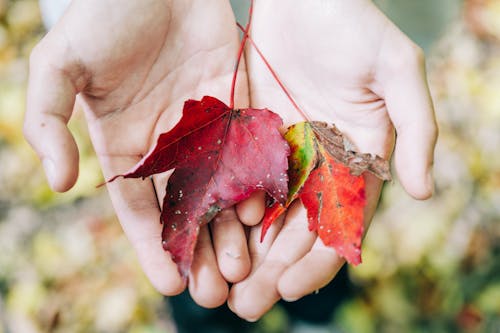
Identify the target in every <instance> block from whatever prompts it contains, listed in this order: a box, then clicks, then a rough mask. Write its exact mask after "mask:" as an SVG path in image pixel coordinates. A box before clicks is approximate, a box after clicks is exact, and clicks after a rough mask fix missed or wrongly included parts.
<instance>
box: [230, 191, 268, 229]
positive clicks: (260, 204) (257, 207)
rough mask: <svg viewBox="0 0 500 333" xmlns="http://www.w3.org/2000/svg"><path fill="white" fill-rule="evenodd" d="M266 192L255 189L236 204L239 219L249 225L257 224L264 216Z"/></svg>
mask: <svg viewBox="0 0 500 333" xmlns="http://www.w3.org/2000/svg"><path fill="white" fill-rule="evenodd" d="M265 205H266V193H265V192H264V191H255V192H254V193H253V194H252V195H251V196H250V198H248V199H246V200H244V201H242V202H240V203H239V204H237V205H236V212H237V213H238V218H239V220H240V221H241V222H242V223H244V224H246V225H249V226H253V225H257V224H258V223H259V222H260V221H261V220H262V218H263V217H264V211H265V209H266V206H265Z"/></svg>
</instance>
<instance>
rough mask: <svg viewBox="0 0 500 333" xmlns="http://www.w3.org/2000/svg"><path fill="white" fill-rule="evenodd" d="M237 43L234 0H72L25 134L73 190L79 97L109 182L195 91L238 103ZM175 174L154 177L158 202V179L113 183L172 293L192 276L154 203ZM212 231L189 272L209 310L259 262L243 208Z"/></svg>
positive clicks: (43, 66) (62, 187)
mask: <svg viewBox="0 0 500 333" xmlns="http://www.w3.org/2000/svg"><path fill="white" fill-rule="evenodd" d="M238 46H239V42H238V34H237V31H236V25H235V22H234V16H233V13H232V10H231V7H230V5H229V2H228V1H220V0H209V1H207V0H190V1H171V0H147V1H125V2H124V1H118V0H75V1H73V2H72V3H71V5H70V7H69V9H68V10H67V12H66V13H65V15H64V17H63V18H62V19H61V21H60V22H58V23H57V25H56V26H55V27H54V28H53V29H52V30H51V31H50V32H49V33H48V34H47V36H46V37H45V38H44V39H43V40H42V41H41V42H40V43H39V44H38V45H37V46H36V48H35V49H34V50H33V53H32V56H31V64H30V80H29V88H28V104H27V113H26V120H25V127H24V131H25V136H26V138H27V139H28V141H29V142H30V143H31V145H32V146H33V148H34V149H35V150H36V152H37V153H38V155H39V156H40V158H41V160H42V161H43V165H44V168H45V172H46V174H47V177H48V180H49V183H50V185H51V187H52V188H53V189H54V190H56V191H66V190H68V189H69V188H71V187H72V186H73V184H74V183H75V181H76V178H77V175H78V149H77V146H76V144H75V141H74V139H73V137H72V135H71V133H70V132H69V131H68V129H67V127H66V124H67V122H68V121H69V119H70V117H71V113H72V110H73V106H74V103H75V98H76V96H77V95H78V99H79V102H81V104H82V106H83V109H84V112H85V116H86V119H87V121H88V127H89V132H90V136H91V139H92V142H93V145H94V148H95V151H96V153H97V155H98V157H99V160H100V163H101V166H102V170H103V173H104V177H105V178H106V179H109V178H110V177H112V176H114V175H116V174H122V173H124V172H126V171H127V170H129V169H130V168H131V167H133V166H134V165H135V164H136V163H137V162H138V161H139V160H140V159H141V156H143V155H145V154H146V153H147V152H148V151H149V149H150V148H151V147H152V146H153V145H154V144H155V142H156V138H157V137H158V135H159V134H160V133H161V132H164V131H166V130H168V129H170V128H171V127H173V125H174V124H175V123H176V122H177V121H178V119H179V118H180V115H181V110H182V106H183V103H184V101H185V100H186V99H188V98H201V97H202V96H203V95H213V96H217V97H218V98H221V99H222V100H226V101H227V100H228V99H229V92H230V84H231V78H232V74H233V67H234V58H235V54H236V52H237V49H238ZM239 78H240V80H239V82H238V84H237V91H236V103H237V104H238V105H237V106H239V107H246V106H248V91H247V85H246V72H245V70H244V68H241V72H240V73H239ZM166 179H167V176H159V177H155V178H154V183H155V187H156V189H157V190H158V192H159V193H158V198H160V200H158V198H157V196H156V195H155V192H154V189H153V184H152V182H150V181H149V180H145V181H142V180H132V179H127V180H123V179H119V180H117V181H115V182H113V183H110V184H108V190H109V194H110V196H111V199H112V202H113V205H114V207H115V210H116V212H117V214H118V217H119V219H120V222H121V224H122V226H123V229H124V231H125V233H126V234H127V236H128V238H129V239H130V241H131V242H132V244H133V246H134V247H135V249H136V251H137V255H138V258H139V261H140V263H141V265H142V267H143V269H144V271H145V273H146V275H147V276H148V277H149V279H150V280H151V282H152V284H153V285H154V286H155V287H156V289H158V290H159V291H160V292H161V293H163V294H165V295H174V294H178V293H180V292H181V291H182V290H183V289H184V288H185V283H184V281H183V280H182V279H181V277H180V275H179V274H178V272H177V267H176V265H175V263H174V262H173V261H172V260H171V259H170V255H169V254H168V253H166V252H164V250H163V249H162V246H161V225H160V224H159V214H160V210H159V208H158V204H157V202H158V201H159V202H162V200H161V198H163V195H164V193H165V185H166ZM248 214H251V212H250V213H247V215H248ZM244 218H249V217H248V216H247V217H244ZM250 219H251V217H250ZM211 229H212V240H213V244H212V240H211V238H210V235H209V231H208V227H207V226H205V227H204V228H202V230H201V232H200V237H199V242H198V246H197V250H196V251H197V253H195V261H194V262H193V266H192V270H191V275H190V277H189V290H190V292H191V295H192V297H193V299H194V300H195V301H196V302H197V303H199V304H200V305H202V306H205V307H213V306H218V305H220V304H222V303H223V302H225V300H226V298H227V294H228V286H227V283H226V280H228V281H231V282H235V281H238V280H240V279H242V278H243V277H245V276H246V274H247V273H248V271H249V269H250V260H249V257H248V251H247V246H246V237H245V233H244V230H243V227H242V225H241V224H240V223H239V222H238V220H237V215H236V213H235V209H228V210H226V211H224V212H222V213H221V214H220V215H219V216H218V217H217V218H216V219H215V221H214V222H213V223H211ZM227 253H230V254H232V256H228V255H227ZM238 256H239V259H235V257H238ZM216 258H217V259H216Z"/></svg>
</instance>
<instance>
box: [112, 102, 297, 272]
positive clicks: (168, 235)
mask: <svg viewBox="0 0 500 333" xmlns="http://www.w3.org/2000/svg"><path fill="white" fill-rule="evenodd" d="M281 126H282V120H281V118H280V117H279V116H278V115H276V114H275V113H273V112H271V111H269V110H267V109H239V110H234V109H232V108H230V107H228V106H227V105H225V104H224V103H223V102H221V101H220V100H218V99H216V98H214V97H210V96H205V97H203V99H202V100H201V101H195V100H188V101H186V102H185V104H184V109H183V115H182V118H181V120H180V121H179V122H178V123H177V125H176V126H175V127H174V128H173V129H172V130H171V131H169V132H167V133H163V134H161V135H160V136H159V138H158V142H157V144H156V146H155V147H154V148H153V149H152V150H151V151H150V152H149V153H148V154H147V156H145V157H144V158H143V159H142V161H141V162H140V163H139V164H138V165H137V166H136V167H135V168H134V169H133V170H131V171H130V172H128V173H126V174H124V175H122V176H123V177H125V178H139V177H142V178H144V177H148V176H150V175H153V174H157V173H161V172H164V171H167V170H170V169H174V168H175V171H174V172H173V174H172V175H171V176H170V178H169V181H168V185H167V193H166V196H165V198H164V200H163V209H162V212H161V222H162V223H163V232H162V239H163V247H164V249H165V250H166V251H169V252H170V253H171V255H172V258H173V260H174V261H175V262H176V263H177V265H178V268H179V272H180V273H181V275H182V276H183V277H186V276H187V274H188V272H189V268H190V266H191V262H192V258H193V252H194V248H195V245H196V240H197V237H198V231H199V228H200V226H201V225H203V224H205V223H208V222H209V221H210V220H211V219H212V218H213V217H214V216H215V215H216V214H217V213H218V212H219V211H221V210H222V209H224V208H227V207H230V206H232V205H234V204H235V203H237V202H240V201H242V200H244V199H246V198H248V197H249V196H250V194H251V193H252V192H254V191H255V190H257V189H262V190H265V191H266V192H267V193H268V195H270V196H271V197H272V198H274V199H275V200H276V201H278V202H281V203H283V204H284V203H285V201H286V193H287V192H288V187H287V182H288V177H287V173H286V172H287V168H288V165H287V156H288V154H289V148H288V144H287V142H286V140H285V139H284V138H283V137H282V136H281V134H280V132H279V128H280V127H281ZM115 178H116V177H115Z"/></svg>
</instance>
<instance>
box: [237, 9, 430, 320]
mask: <svg viewBox="0 0 500 333" xmlns="http://www.w3.org/2000/svg"><path fill="white" fill-rule="evenodd" d="M252 26H253V28H252V31H251V36H252V38H253V39H254V41H255V43H256V44H257V46H258V47H259V48H260V49H261V50H262V52H263V54H264V55H265V56H266V57H267V59H268V60H269V62H270V64H271V65H272V67H273V68H274V70H275V71H276V73H277V75H278V76H279V77H280V78H281V80H282V81H283V82H284V84H285V85H286V86H287V88H288V90H289V91H290V93H291V95H292V96H294V97H295V99H296V100H297V102H298V104H299V105H300V107H301V109H302V110H304V111H305V112H306V113H307V114H308V117H309V118H310V119H311V120H320V121H327V122H329V123H334V124H335V125H336V126H337V127H338V128H339V129H340V130H342V131H343V132H344V133H345V134H346V135H347V137H348V138H349V139H350V140H351V141H352V142H354V144H355V145H356V146H357V148H358V150H359V151H360V152H368V153H372V154H378V155H380V156H382V157H384V158H390V157H391V154H392V152H393V150H394V159H395V167H396V171H397V174H398V178H399V180H400V182H401V183H402V185H403V187H404V188H405V189H406V191H407V192H408V193H409V194H410V195H411V196H413V197H415V198H417V199H425V198H428V197H429V196H430V195H431V194H432V191H433V180H432V170H431V169H432V163H433V152H434V146H435V142H436V138H437V126H436V122H435V118H434V111H433V106H432V101H431V98H430V94H429V90H428V87H427V82H426V76H425V64H424V57H423V53H422V51H421V50H420V49H419V48H418V47H417V46H416V45H415V44H414V43H412V42H411V41H410V40H409V39H408V38H407V37H406V36H405V35H404V34H403V33H402V32H401V31H400V30H398V28H397V27H396V26H394V24H393V23H391V22H390V21H389V20H388V19H387V18H386V17H385V16H384V15H383V14H382V13H381V12H380V11H379V10H378V9H377V8H376V7H375V6H374V4H373V3H372V2H371V1H369V0H349V1H345V0H327V1H312V2H311V1H307V2H304V1H300V0H266V1H256V4H255V8H254V18H253V23H252ZM246 60H247V70H248V75H249V82H250V92H251V95H250V99H251V106H252V107H256V108H262V107H268V108H269V109H271V110H273V111H275V112H277V113H279V114H280V115H281V116H282V117H283V118H284V119H285V123H286V124H288V125H290V124H292V123H295V122H299V121H302V120H304V119H303V118H302V116H301V115H300V114H299V113H298V112H297V111H296V110H294V108H293V107H292V105H291V103H290V102H289V100H288V99H287V98H286V96H285V94H283V92H282V91H281V89H280V88H279V86H278V85H277V84H276V82H275V80H274V79H273V78H272V76H271V75H270V73H269V71H268V69H267V68H266V67H265V65H264V64H263V62H262V61H261V59H260V58H259V56H258V55H257V53H256V52H255V50H254V48H252V47H251V46H249V47H248V48H247V53H246ZM396 138H397V139H396ZM365 180H366V196H367V206H366V208H365V225H366V226H367V225H368V224H369V222H370V220H371V218H372V216H373V214H374V211H375V208H376V206H377V202H378V198H379V194H380V190H381V185H382V182H381V181H380V180H378V179H376V178H375V177H374V176H372V175H369V174H365ZM253 205H254V208H255V209H262V205H263V200H261V201H254V203H253ZM249 238H250V239H249V251H250V256H251V258H252V272H251V274H250V276H249V277H248V278H246V279H245V280H243V281H242V282H239V283H237V284H235V285H234V286H233V287H232V289H231V292H230V296H229V306H230V307H231V309H232V310H233V311H234V312H236V313H237V314H238V315H239V316H241V317H243V318H245V319H248V320H256V319H258V318H259V317H260V316H262V315H263V314H264V313H265V312H266V311H267V310H268V309H269V308H270V307H271V306H272V305H273V304H274V303H275V302H276V301H278V300H279V299H280V298H283V299H285V300H296V299H298V298H300V297H302V296H304V295H306V294H309V293H311V292H313V291H315V290H317V289H319V288H321V287H323V286H324V285H326V284H327V283H329V282H330V281H331V280H332V279H333V278H334V276H335V274H336V273H337V271H338V270H339V269H340V267H341V266H342V265H343V264H344V260H343V259H342V258H340V257H339V256H338V255H337V254H336V253H335V251H334V250H333V249H332V248H329V247H326V246H325V245H324V244H323V243H322V241H321V240H320V239H319V238H317V235H316V234H315V233H311V232H309V231H308V228H307V216H306V212H305V209H304V208H303V206H302V205H301V203H300V202H295V203H294V204H293V205H292V206H291V207H290V208H289V210H288V212H287V213H286V215H285V216H284V217H283V218H282V219H281V220H279V221H277V222H275V224H274V225H273V226H272V227H271V229H270V231H268V233H267V236H266V239H265V240H264V242H263V243H260V242H259V239H260V225H259V226H256V227H253V228H252V230H251V232H250V236H249Z"/></svg>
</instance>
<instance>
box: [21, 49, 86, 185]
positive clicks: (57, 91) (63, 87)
mask: <svg viewBox="0 0 500 333" xmlns="http://www.w3.org/2000/svg"><path fill="white" fill-rule="evenodd" d="M46 44H47V43H46V42H44V41H42V42H41V43H40V44H39V46H37V47H36V48H35V50H34V51H33V52H32V54H31V58H30V76H29V84H28V91H27V107H26V115H25V120H24V135H25V137H26V139H27V141H28V142H29V143H30V145H31V146H32V147H33V149H34V150H35V152H36V153H37V155H38V156H39V158H40V160H41V161H42V163H43V167H44V170H45V174H46V177H47V180H48V182H49V184H50V186H51V188H52V189H53V190H55V191H58V192H64V191H66V190H68V189H70V188H71V187H72V186H73V185H74V183H75V182H76V179H77V177H78V159H79V158H78V148H77V145H76V143H75V140H74V138H73V136H72V135H71V133H70V131H69V130H68V128H67V127H66V124H67V123H68V121H69V119H70V117H71V113H72V111H73V106H74V104H75V96H76V94H77V92H78V91H77V87H76V85H75V83H74V82H75V78H76V77H77V76H78V74H77V73H75V72H74V68H72V67H71V66H70V65H68V66H66V65H65V63H64V61H61V62H60V63H59V66H60V67H56V66H54V65H53V64H52V63H51V62H52V61H54V60H55V59H54V56H53V54H52V53H51V51H50V49H49V48H48V47H47V46H46Z"/></svg>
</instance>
